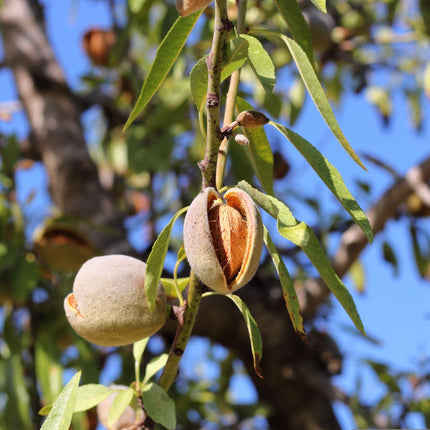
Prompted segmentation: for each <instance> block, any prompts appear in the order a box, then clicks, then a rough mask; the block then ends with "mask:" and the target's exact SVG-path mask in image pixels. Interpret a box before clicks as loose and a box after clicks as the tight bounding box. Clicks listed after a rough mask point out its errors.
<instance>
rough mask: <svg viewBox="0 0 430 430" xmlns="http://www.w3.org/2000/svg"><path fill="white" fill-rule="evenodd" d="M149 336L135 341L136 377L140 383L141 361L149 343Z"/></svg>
mask: <svg viewBox="0 0 430 430" xmlns="http://www.w3.org/2000/svg"><path fill="white" fill-rule="evenodd" d="M148 341H149V337H145V338H144V339H141V340H138V341H137V342H134V343H133V358H134V377H135V380H136V382H137V383H140V363H141V362H142V357H143V353H144V352H145V349H146V345H148Z"/></svg>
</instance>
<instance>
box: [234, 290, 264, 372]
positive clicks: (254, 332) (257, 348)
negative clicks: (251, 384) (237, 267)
mask: <svg viewBox="0 0 430 430" xmlns="http://www.w3.org/2000/svg"><path fill="white" fill-rule="evenodd" d="M227 297H228V298H229V299H231V300H232V301H233V302H234V304H235V305H236V306H237V307H238V309H239V310H240V312H241V313H242V316H243V318H244V319H245V322H246V327H247V328H248V333H249V340H250V341H251V350H252V357H253V359H254V369H255V372H256V373H257V375H258V376H260V378H262V375H261V370H260V368H259V366H260V361H261V359H262V357H263V341H262V339H261V334H260V329H259V328H258V325H257V323H256V322H255V319H254V317H253V316H252V315H251V312H250V311H249V309H248V307H247V306H246V305H245V303H244V302H243V301H242V299H241V298H240V297H239V296H236V295H235V294H227Z"/></svg>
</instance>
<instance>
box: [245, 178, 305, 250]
mask: <svg viewBox="0 0 430 430" xmlns="http://www.w3.org/2000/svg"><path fill="white" fill-rule="evenodd" d="M237 186H238V187H239V188H242V189H243V190H244V191H246V192H247V193H248V194H249V195H250V196H251V198H252V199H253V200H254V201H255V202H256V203H257V204H258V205H259V206H260V207H261V208H262V209H264V210H265V211H266V212H267V213H268V214H269V215H271V216H272V217H273V218H275V219H276V220H277V221H278V230H279V232H281V234H282V235H283V236H284V237H285V238H287V239H288V240H290V241H291V242H293V243H294V244H295V245H297V246H300V247H302V246H305V245H306V244H307V243H308V241H309V233H308V231H307V225H306V224H305V223H304V222H299V221H297V220H296V218H295V217H294V215H293V214H292V213H291V211H290V209H289V208H288V206H287V205H285V204H284V203H282V202H281V201H280V200H278V199H277V198H275V197H272V196H269V195H267V194H264V193H262V192H260V191H258V190H256V189H255V188H253V187H252V186H251V185H249V184H248V183H247V182H245V181H240V182H239V183H238V185H237Z"/></svg>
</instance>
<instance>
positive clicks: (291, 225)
mask: <svg viewBox="0 0 430 430" xmlns="http://www.w3.org/2000/svg"><path fill="white" fill-rule="evenodd" d="M238 187H239V188H241V189H243V190H244V191H246V192H247V193H248V194H249V195H250V197H251V198H252V199H253V200H254V201H255V202H256V203H257V204H258V205H259V206H260V207H261V208H262V209H264V210H265V211H266V212H267V213H268V214H269V215H271V216H272V217H273V218H275V219H276V220H277V222H278V230H279V233H280V234H281V235H282V236H284V237H285V238H286V239H288V240H291V241H292V242H293V243H295V244H296V245H298V246H300V248H301V249H302V250H303V252H304V253H305V254H306V255H307V257H308V258H309V260H310V261H311V263H312V264H313V265H314V267H315V268H316V269H317V270H318V273H319V274H320V276H321V278H322V280H323V281H324V282H325V284H326V285H327V287H328V288H329V289H330V291H331V292H332V293H333V294H334V296H335V297H336V298H337V300H338V301H339V303H340V304H341V305H342V306H343V308H344V309H345V310H346V312H347V313H348V315H349V316H350V318H351V320H352V322H353V323H354V324H355V326H356V327H357V329H358V330H360V331H361V332H362V333H364V327H363V323H362V321H361V318H360V315H359V314H358V312H357V308H356V307H355V303H354V300H353V298H352V297H351V294H350V293H349V291H348V289H347V288H346V286H345V285H344V283H343V282H342V281H341V279H340V278H339V276H337V274H336V272H335V271H334V269H333V267H332V266H331V264H330V260H329V259H328V257H327V255H326V254H325V252H324V250H323V248H322V247H321V245H320V243H319V242H318V239H317V237H316V236H315V233H314V232H313V230H312V229H311V228H310V227H308V226H307V225H306V224H305V223H304V222H301V223H299V222H298V221H297V220H296V219H295V218H294V216H293V215H292V213H291V211H290V210H289V208H288V207H287V206H286V205H285V204H284V203H282V202H281V201H280V200H278V199H276V198H275V197H272V196H268V195H266V194H263V193H262V192H260V191H258V190H257V189H255V188H253V187H251V185H249V184H247V183H246V182H245V181H241V182H239V184H238Z"/></svg>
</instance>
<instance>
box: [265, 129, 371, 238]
mask: <svg viewBox="0 0 430 430" xmlns="http://www.w3.org/2000/svg"><path fill="white" fill-rule="evenodd" d="M269 124H271V125H273V126H274V127H275V128H277V129H278V130H279V131H280V132H281V133H282V134H283V135H284V136H285V137H286V138H287V139H288V140H289V141H290V142H291V143H292V144H293V145H294V146H295V147H296V149H297V150H298V151H299V152H300V153H301V154H302V155H303V157H304V158H305V159H306V161H307V162H308V163H309V164H310V165H311V167H312V168H313V169H314V170H315V172H316V173H317V174H318V176H319V177H320V178H321V179H322V181H323V182H324V183H325V184H326V186H327V188H328V189H329V190H330V191H331V192H332V193H333V194H334V196H335V197H336V198H337V199H338V200H339V202H340V204H341V205H342V206H343V207H344V208H345V209H346V211H347V212H348V213H349V214H350V215H351V217H352V219H353V220H354V221H355V222H356V224H357V225H358V226H359V227H360V228H361V230H362V231H363V233H364V234H365V236H366V238H367V240H368V241H369V242H372V240H373V232H372V228H371V227H370V224H369V220H368V219H367V217H366V215H365V213H364V212H363V210H362V209H361V208H360V206H359V205H358V203H357V201H356V200H355V199H354V197H353V196H352V194H351V193H350V192H349V190H348V188H347V187H346V185H345V182H344V180H343V178H342V176H341V175H340V173H339V172H338V170H337V169H336V168H335V167H334V166H333V165H332V164H331V163H330V162H329V161H328V160H327V159H326V158H325V157H324V156H323V155H322V154H321V153H320V152H319V151H318V150H317V149H316V148H315V147H314V146H313V145H312V144H310V143H309V142H308V141H307V140H306V139H304V138H303V137H301V136H300V135H298V134H296V133H295V132H294V131H292V130H290V129H289V128H287V127H284V126H283V125H281V124H277V123H275V122H273V121H270V122H269Z"/></svg>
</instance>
